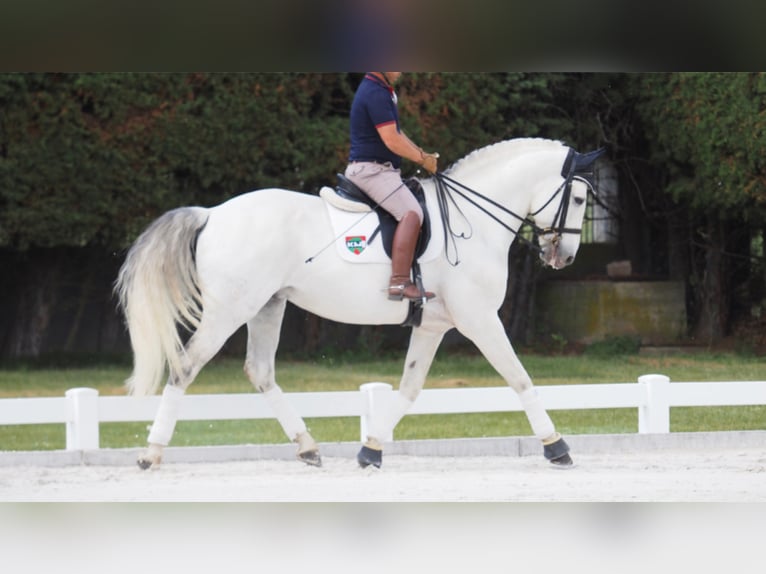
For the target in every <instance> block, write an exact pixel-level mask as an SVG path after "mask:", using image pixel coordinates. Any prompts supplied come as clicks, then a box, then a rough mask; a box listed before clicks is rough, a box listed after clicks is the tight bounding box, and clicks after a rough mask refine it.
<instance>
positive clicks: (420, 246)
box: [335, 173, 431, 261]
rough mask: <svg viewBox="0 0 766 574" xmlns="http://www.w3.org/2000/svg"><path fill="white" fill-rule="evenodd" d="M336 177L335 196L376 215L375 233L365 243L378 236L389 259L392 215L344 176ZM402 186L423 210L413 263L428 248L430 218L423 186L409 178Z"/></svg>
mask: <svg viewBox="0 0 766 574" xmlns="http://www.w3.org/2000/svg"><path fill="white" fill-rule="evenodd" d="M337 176H338V185H337V186H336V187H335V193H336V194H338V195H339V196H340V197H341V198H343V199H344V200H346V201H351V202H357V203H361V204H364V205H367V206H368V207H369V208H370V209H372V210H373V211H374V212H375V213H377V214H378V219H379V221H380V224H379V225H378V227H377V229H375V232H374V233H373V234H372V236H371V237H370V238H369V239H368V240H367V243H368V244H369V243H372V242H373V241H374V240H375V238H376V237H377V236H378V235H380V236H381V237H382V240H383V249H384V250H385V252H386V255H388V256H389V257H391V245H392V244H393V241H394V232H395V231H396V226H397V224H398V222H397V221H396V218H394V216H393V215H391V214H390V213H389V212H388V211H386V210H385V209H383V208H382V207H381V206H380V205H378V204H377V203H375V200H373V199H372V198H370V197H369V196H368V195H367V194H366V193H365V192H363V191H362V190H361V189H360V188H359V187H358V186H357V185H356V184H354V183H353V182H352V181H351V180H349V179H348V178H347V177H346V176H344V175H342V174H340V173H339V174H337ZM404 184H405V185H406V186H407V188H408V189H409V190H410V191H411V192H412V195H414V196H415V199H417V200H418V203H419V204H420V208H421V209H422V210H423V225H422V227H421V228H420V236H419V237H418V242H417V244H416V245H415V257H414V261H417V258H418V257H420V256H421V255H423V253H424V252H425V250H426V247H428V242H429V240H430V239H431V218H430V217H429V215H428V210H427V209H426V196H425V192H424V191H423V186H422V185H420V182H419V181H418V180H417V179H415V178H414V177H411V178H409V179H407V180H405V182H404Z"/></svg>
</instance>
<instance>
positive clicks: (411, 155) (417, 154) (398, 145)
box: [377, 124, 437, 173]
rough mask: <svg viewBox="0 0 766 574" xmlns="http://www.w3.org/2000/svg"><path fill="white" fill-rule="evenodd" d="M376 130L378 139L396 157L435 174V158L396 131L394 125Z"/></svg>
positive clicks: (387, 125) (386, 125)
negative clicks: (378, 135)
mask: <svg viewBox="0 0 766 574" xmlns="http://www.w3.org/2000/svg"><path fill="white" fill-rule="evenodd" d="M377 129H378V134H380V139H382V140H383V143H384V144H386V147H387V148H388V149H390V150H391V151H392V152H394V153H395V154H396V155H398V156H400V157H403V158H404V159H408V160H410V161H413V162H415V163H416V164H418V165H422V166H423V167H424V168H425V169H426V170H428V171H430V172H431V173H436V158H437V156H436V155H435V154H429V153H426V152H424V151H423V150H422V149H421V148H420V147H418V146H417V145H415V144H414V143H413V141H412V140H411V139H410V138H408V137H407V136H406V135H405V134H404V133H402V132H400V131H398V130H397V129H396V124H385V125H382V126H378V128H377Z"/></svg>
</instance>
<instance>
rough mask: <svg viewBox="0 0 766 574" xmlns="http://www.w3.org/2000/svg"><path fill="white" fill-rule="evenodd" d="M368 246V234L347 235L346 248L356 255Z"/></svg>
mask: <svg viewBox="0 0 766 574" xmlns="http://www.w3.org/2000/svg"><path fill="white" fill-rule="evenodd" d="M365 247H367V236H365V235H351V236H348V237H346V248H347V249H348V250H349V251H350V252H351V253H353V254H354V255H359V254H360V253H361V252H362V251H364V249H365Z"/></svg>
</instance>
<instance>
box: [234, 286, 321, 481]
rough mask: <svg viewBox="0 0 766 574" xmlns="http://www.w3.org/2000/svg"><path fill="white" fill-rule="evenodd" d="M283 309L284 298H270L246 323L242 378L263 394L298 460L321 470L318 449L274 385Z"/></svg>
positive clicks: (303, 424) (290, 406)
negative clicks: (243, 376)
mask: <svg viewBox="0 0 766 574" xmlns="http://www.w3.org/2000/svg"><path fill="white" fill-rule="evenodd" d="M286 305H287V301H286V300H285V299H284V298H282V297H278V296H274V297H272V299H271V300H270V301H269V302H268V303H267V304H266V305H265V306H264V307H263V308H262V309H261V310H260V311H259V312H258V314H257V315H256V316H255V317H254V318H253V319H251V320H250V321H249V322H248V323H247V358H246V360H245V374H246V375H247V378H248V379H249V380H250V382H251V383H252V385H253V386H254V387H255V388H256V390H258V391H260V392H262V393H263V396H264V397H265V398H266V400H267V401H268V403H269V404H270V405H271V408H272V409H273V411H274V414H275V416H276V418H277V420H278V421H279V424H280V425H281V426H282V430H284V431H285V434H286V435H287V437H288V438H289V439H290V440H291V441H293V442H295V443H297V445H298V451H297V457H298V460H300V461H302V462H305V463H306V464H308V465H310V466H322V457H321V456H320V455H319V446H318V445H317V443H316V441H315V440H314V438H313V437H312V436H311V434H310V433H309V431H308V429H307V428H306V423H305V422H304V421H303V419H302V418H301V416H300V415H299V414H298V412H297V411H296V410H295V409H294V408H293V406H292V405H291V404H290V403H289V402H288V400H287V399H286V397H285V395H284V393H283V392H282V389H281V388H280V387H279V385H278V384H277V381H276V374H275V365H274V364H275V359H276V353H277V346H278V345H279V332H280V329H281V327H282V318H283V317H284V313H285V306H286Z"/></svg>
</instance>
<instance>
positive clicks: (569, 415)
mask: <svg viewBox="0 0 766 574" xmlns="http://www.w3.org/2000/svg"><path fill="white" fill-rule="evenodd" d="M520 358H521V360H522V362H523V363H524V365H525V367H526V368H527V370H528V371H529V373H530V375H531V376H532V379H533V380H534V381H535V383H536V384H537V385H566V384H598V383H625V382H633V381H635V380H636V379H637V378H638V376H640V375H643V374H649V373H661V374H664V375H668V376H669V377H670V378H671V380H673V381H679V382H680V381H736V380H766V363H764V361H763V360H762V359H759V358H756V357H743V356H739V355H736V354H694V355H681V356H660V357H646V356H641V355H615V356H600V355H595V356H593V355H589V354H586V355H581V356H542V355H535V354H524V355H520ZM402 361H403V354H402V355H401V356H396V357H385V358H382V359H378V360H366V361H361V362H351V361H348V360H343V359H339V358H334V357H323V358H320V359H316V360H307V361H296V360H282V361H278V362H277V377H278V380H279V383H280V385H281V386H282V388H283V389H284V390H285V391H286V392H300V391H337V390H356V389H358V388H359V385H360V384H362V383H365V382H369V381H383V382H388V383H391V384H393V385H394V386H395V387H396V385H397V382H398V379H399V376H400V373H401V370H402ZM129 374H130V367H129V366H127V365H125V364H119V363H118V364H114V365H94V366H89V367H72V366H69V367H64V368H52V367H48V368H33V367H29V366H27V367H23V366H21V367H19V366H16V367H14V368H4V369H0V398H6V397H22V396H24V397H35V396H63V394H64V392H65V391H66V390H67V389H70V388H73V387H92V388H96V389H98V390H99V393H100V394H101V395H120V394H124V390H123V387H122V383H123V380H124V379H125V378H126V377H127V376H128V375H129ZM502 385H505V382H504V381H503V380H502V379H501V378H500V377H499V376H498V375H497V373H496V372H495V371H494V370H493V369H492V367H491V366H490V365H489V364H488V363H487V362H486V360H484V359H483V358H482V357H478V356H468V355H464V354H455V353H440V354H439V356H438V357H437V359H436V361H435V362H434V365H433V367H432V369H431V372H430V374H429V377H428V380H427V382H426V388H465V387H484V386H502ZM248 392H252V388H251V386H250V383H249V382H248V381H247V379H246V378H245V376H244V374H243V372H242V361H241V360H235V359H229V358H220V359H217V360H215V361H213V362H212V363H210V364H209V365H207V366H206V367H205V368H204V369H203V371H202V373H201V374H200V376H199V377H198V379H197V381H195V383H194V384H193V385H192V387H191V388H190V389H189V393H198V394H208V393H248ZM550 415H551V418H553V420H554V422H555V423H556V425H557V428H558V429H559V430H560V431H561V432H563V433H565V434H597V433H634V432H636V431H637V428H638V414H637V409H598V410H588V411H550ZM306 423H307V425H308V426H309V428H310V430H311V432H312V434H313V435H314V437H315V438H316V439H317V440H318V441H320V442H336V441H356V440H358V439H359V420H358V419H357V418H353V417H351V418H348V417H344V418H331V419H326V418H322V419H308V420H307V421H306ZM148 424H149V423H147V422H141V423H102V424H101V427H100V435H101V437H100V438H101V446H102V447H106V448H121V447H140V446H143V445H144V444H145V442H146V436H147V426H148ZM670 424H671V431H712V430H763V429H766V406H748V407H693V408H692V407H688V408H674V409H671V419H670ZM529 434H530V428H529V424H528V423H527V420H526V417H525V416H524V414H523V413H471V414H455V415H410V416H407V417H405V418H404V419H403V420H402V422H401V423H400V424H399V426H397V428H396V431H395V436H396V438H397V439H399V440H405V439H420V438H457V437H489V436H520V435H521V436H524V435H529ZM284 442H287V438H286V437H285V435H284V433H283V432H282V430H281V428H280V427H279V425H278V424H277V422H276V421H275V420H271V419H269V420H252V421H181V422H179V423H178V425H177V427H176V433H175V435H174V437H173V442H172V445H173V446H191V445H220V444H274V443H284ZM64 446H65V431H64V425H60V424H59V425H14V426H0V450H44V449H61V448H64Z"/></svg>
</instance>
